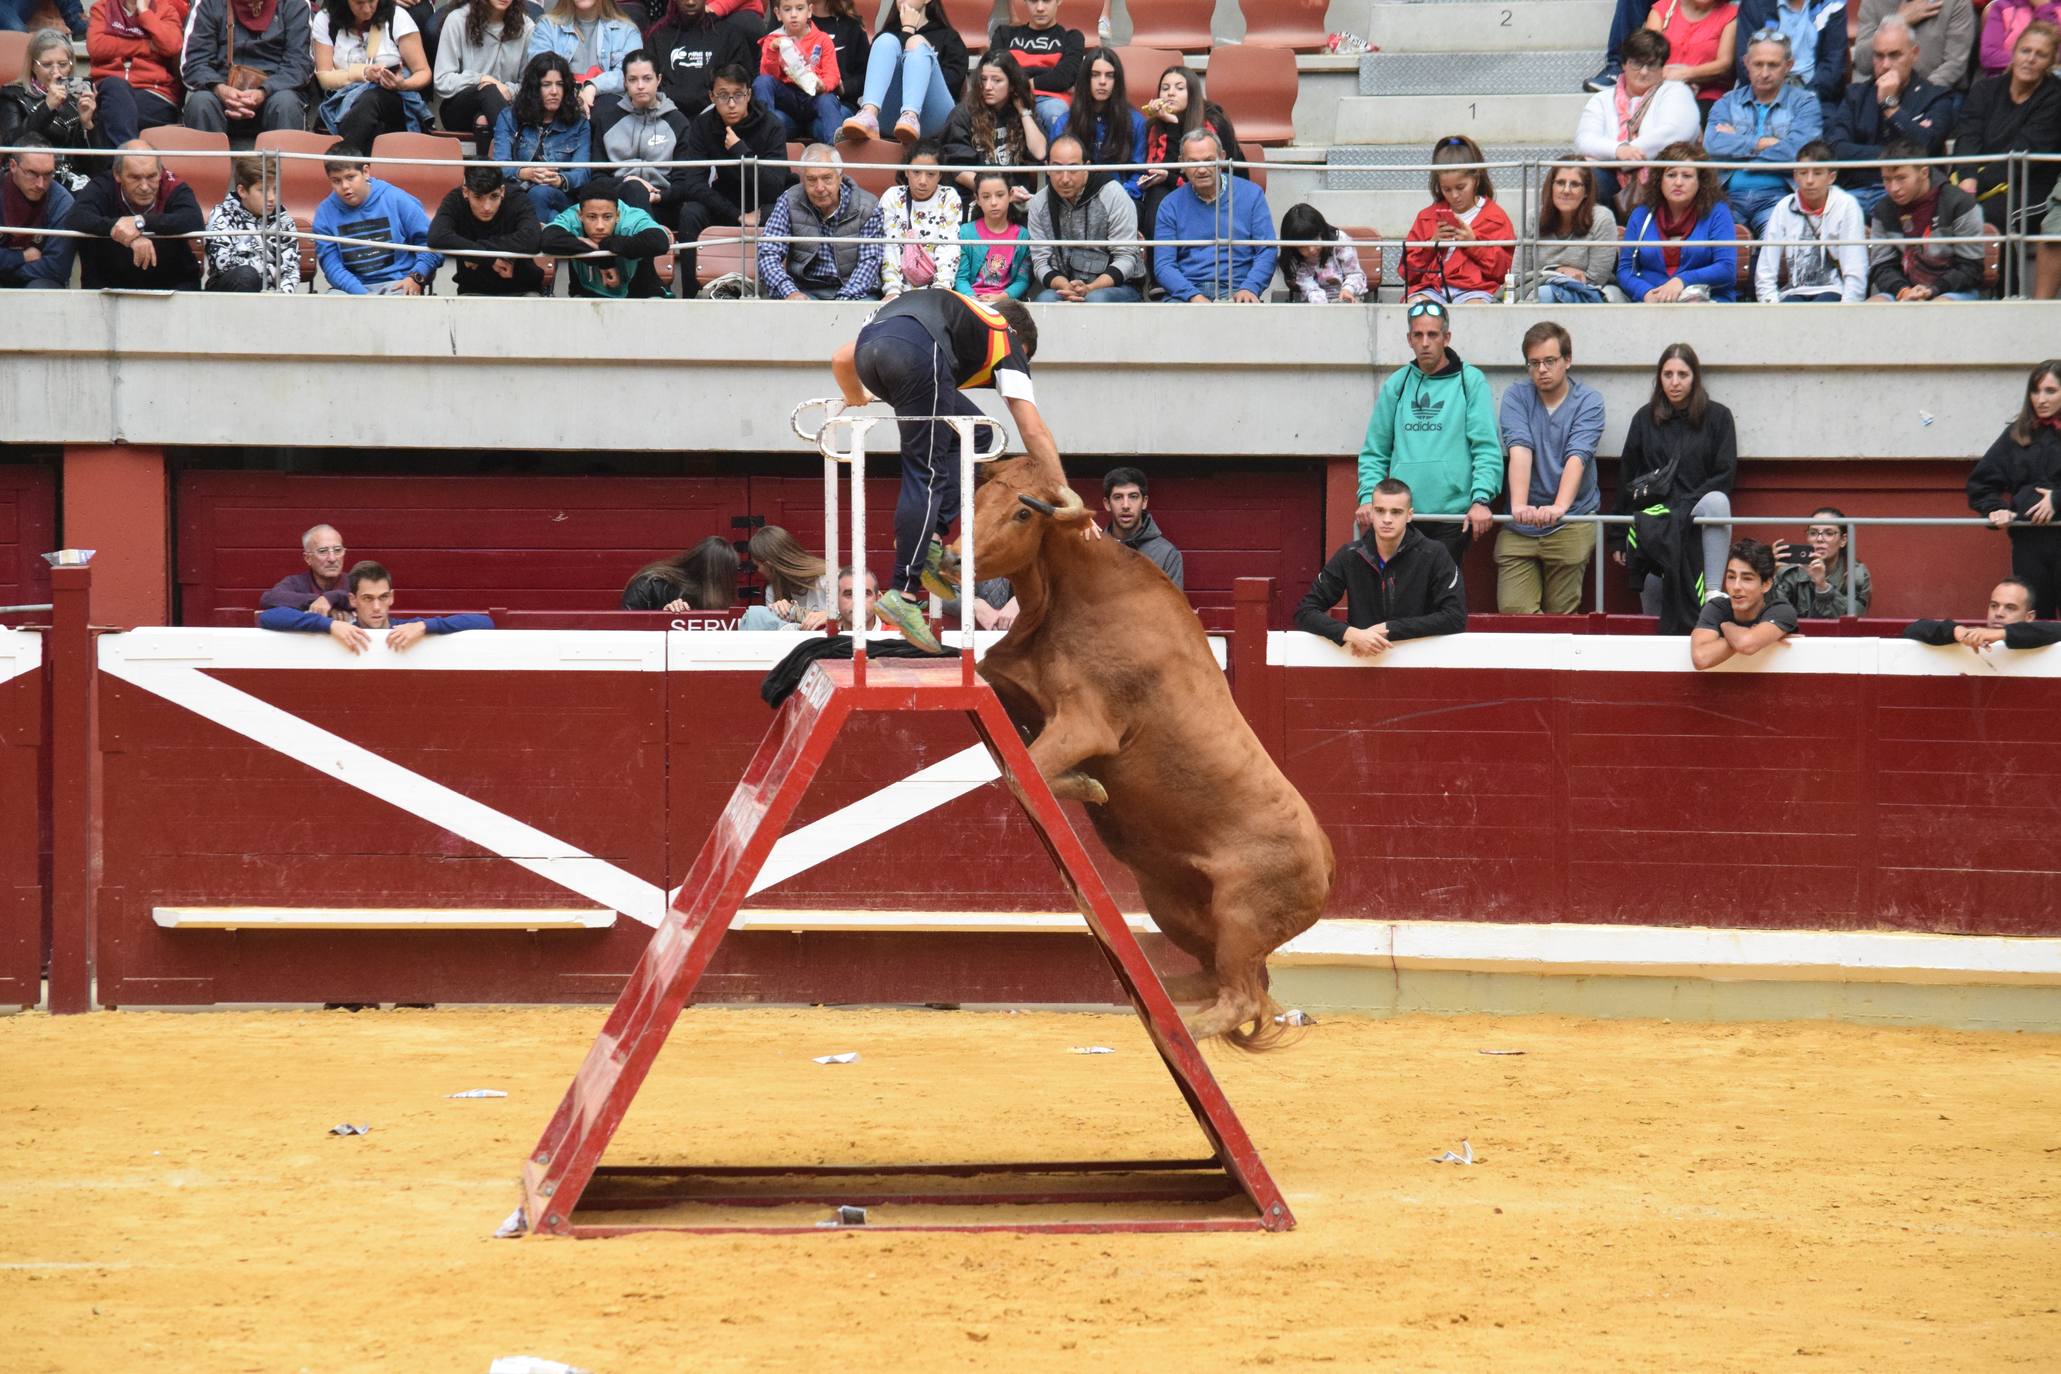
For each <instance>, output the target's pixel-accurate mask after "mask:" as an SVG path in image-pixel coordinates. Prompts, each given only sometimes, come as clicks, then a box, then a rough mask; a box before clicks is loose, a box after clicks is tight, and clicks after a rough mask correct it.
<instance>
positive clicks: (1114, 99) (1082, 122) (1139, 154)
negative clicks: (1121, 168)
mask: <svg viewBox="0 0 2061 1374" xmlns="http://www.w3.org/2000/svg"><path fill="white" fill-rule="evenodd" d="M2057 3H2061V0H2057ZM1046 132H1048V133H1049V134H1051V136H1052V137H1053V138H1058V137H1059V136H1060V135H1061V134H1072V135H1073V136H1074V137H1075V138H1076V139H1078V140H1079V141H1080V145H1081V148H1082V151H1083V153H1084V156H1083V157H1082V159H1081V160H1082V161H1083V162H1100V163H1116V162H1139V161H1142V160H1143V159H1144V157H1145V116H1144V115H1141V114H1139V113H1138V112H1137V111H1136V110H1134V109H1132V108H1131V97H1130V94H1129V92H1127V91H1126V90H1125V89H1124V67H1123V63H1121V62H1119V61H1117V59H1116V54H1115V53H1113V52H1111V51H1110V50H1109V49H1108V48H1096V49H1095V50H1094V51H1092V52H1090V53H1089V54H1088V55H1087V57H1086V58H1084V59H1083V60H1082V62H1081V76H1080V80H1079V81H1078V82H1076V83H1075V85H1074V88H1073V96H1072V98H1071V99H1070V101H1069V102H1068V104H1067V106H1066V108H1064V109H1062V110H1061V111H1060V112H1059V117H1058V118H1057V119H1054V120H1053V121H1052V122H1051V123H1050V124H1049V125H1048V126H1047V127H1046ZM1051 156H1052V155H1051V153H1050V152H1049V151H1048V152H1047V153H1046V155H1045V159H1046V161H1047V162H1049V161H1051ZM1107 175H1110V176H1114V177H1116V178H1118V179H1119V180H1120V181H1122V182H1123V183H1124V189H1125V190H1126V191H1129V190H1130V189H1131V184H1132V183H1133V182H1135V180H1136V179H1137V177H1138V176H1139V173H1136V172H1112V173H1108V174H1107ZM1132 198H1133V199H1136V196H1135V194H1134V195H1133V197H1132Z"/></svg>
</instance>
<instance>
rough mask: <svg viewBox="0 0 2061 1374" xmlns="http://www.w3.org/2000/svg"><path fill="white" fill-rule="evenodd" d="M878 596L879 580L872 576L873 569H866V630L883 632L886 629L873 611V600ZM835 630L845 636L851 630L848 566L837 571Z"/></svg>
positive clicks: (850, 578)
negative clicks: (840, 631)
mask: <svg viewBox="0 0 2061 1374" xmlns="http://www.w3.org/2000/svg"><path fill="white" fill-rule="evenodd" d="M879 595H880V579H879V578H878V577H876V576H874V574H873V569H871V568H868V569H866V610H865V616H866V628H867V629H868V630H885V629H887V628H888V627H887V626H886V625H884V624H882V623H881V619H880V613H879V612H878V611H876V610H874V609H873V602H874V598H876V597H878V596H879ZM837 628H838V629H840V630H842V631H844V632H845V633H846V634H850V633H851V629H852V570H851V568H850V567H849V566H846V567H842V568H839V569H838V570H837Z"/></svg>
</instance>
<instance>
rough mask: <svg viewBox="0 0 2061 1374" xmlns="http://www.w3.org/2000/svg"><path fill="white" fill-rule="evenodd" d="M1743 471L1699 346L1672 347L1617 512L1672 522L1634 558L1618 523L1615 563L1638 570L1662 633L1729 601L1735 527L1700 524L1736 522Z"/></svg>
mask: <svg viewBox="0 0 2061 1374" xmlns="http://www.w3.org/2000/svg"><path fill="white" fill-rule="evenodd" d="M1738 475H1739V443H1738V437H1737V431H1736V430H1735V429H1734V427H1733V425H1732V412H1731V411H1730V410H1729V409H1727V408H1726V407H1725V406H1724V405H1722V404H1720V403H1719V402H1717V401H1713V400H1711V399H1710V395H1709V393H1708V392H1706V391H1705V390H1704V389H1703V363H1702V361H1701V360H1700V359H1699V358H1697V356H1696V350H1695V349H1693V348H1691V347H1690V346H1689V345H1687V344H1685V343H1678V344H1669V345H1668V346H1667V347H1666V348H1665V349H1663V350H1662V351H1661V354H1660V364H1659V366H1658V367H1656V368H1655V369H1654V375H1653V398H1652V400H1650V401H1649V402H1648V403H1647V404H1645V405H1643V406H1640V407H1639V409H1638V410H1637V411H1636V412H1634V413H1633V415H1632V423H1631V427H1630V429H1628V430H1627V431H1626V432H1625V436H1624V445H1623V451H1622V455H1621V456H1620V457H1619V459H1618V464H1617V505H1616V508H1615V509H1614V511H1613V512H1612V513H1613V514H1616V515H1636V514H1639V513H1641V512H1647V511H1655V508H1658V510H1657V511H1656V512H1655V513H1656V514H1658V515H1660V516H1664V517H1665V519H1664V521H1662V522H1660V523H1659V525H1658V527H1657V528H1642V529H1641V530H1640V532H1639V533H1638V536H1637V538H1638V543H1637V546H1636V552H1635V553H1633V552H1630V550H1631V548H1632V545H1631V535H1630V533H1629V531H1630V529H1631V527H1630V526H1626V525H1612V526H1610V534H1609V538H1610V547H1611V550H1612V552H1611V555H1610V557H1611V559H1612V561H1614V562H1615V563H1616V564H1617V565H1618V566H1619V567H1622V568H1627V569H1628V570H1629V571H1630V573H1631V580H1632V589H1633V590H1634V591H1636V592H1638V594H1639V607H1640V609H1641V610H1642V611H1644V612H1645V613H1646V614H1647V615H1654V616H1660V617H1661V632H1662V633H1663V634H1667V633H1674V634H1679V633H1681V631H1682V630H1685V629H1687V628H1688V627H1689V624H1690V623H1691V622H1693V621H1694V619H1695V617H1696V614H1697V611H1698V609H1699V608H1700V607H1701V604H1702V603H1703V602H1704V601H1706V600H1708V599H1709V598H1711V597H1713V596H1720V595H1723V593H1722V592H1721V591H1720V590H1719V589H1720V588H1721V587H1722V586H1723V585H1724V576H1725V545H1726V542H1727V541H1728V540H1729V538H1730V537H1731V536H1730V534H1729V533H1728V527H1727V526H1724V525H1696V524H1694V523H1693V522H1694V521H1696V520H1723V519H1727V518H1729V517H1730V516H1731V514H1732V483H1733V482H1734V481H1735V480H1737V478H1738ZM1698 551H1700V552H1701V553H1702V558H1701V559H1698V558H1696V557H1695V554H1696V553H1697V552H1698ZM1769 577H1770V579H1772V577H1773V574H1772V573H1770V574H1769ZM1671 627H1672V628H1671Z"/></svg>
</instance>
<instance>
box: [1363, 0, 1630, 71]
mask: <svg viewBox="0 0 2061 1374" xmlns="http://www.w3.org/2000/svg"><path fill="white" fill-rule="evenodd" d="M1611 9H1612V5H1611V0H1376V3H1375V4H1374V5H1373V7H1372V13H1371V18H1370V20H1369V27H1368V30H1367V32H1366V36H1367V37H1368V38H1370V39H1372V40H1373V41H1374V42H1375V43H1378V44H1380V45H1381V51H1382V52H1383V53H1424V52H1550V51H1554V50H1557V49H1578V50H1587V49H1591V48H1599V47H1601V46H1602V43H1603V39H1604V37H1605V35H1607V34H1608V33H1609V32H1610V13H1611ZM1331 12H1332V14H1333V16H1334V17H1335V16H1336V15H1337V14H1338V13H1339V6H1337V5H1334V6H1333V7H1332V11H1331ZM1332 27H1333V28H1336V27H1338V26H1337V25H1336V24H1334V25H1333V26H1332ZM1354 31H1355V32H1359V30H1358V29H1357V28H1355V29H1354ZM1594 71H1595V68H1594V67H1591V68H1590V69H1589V70H1588V71H1586V72H1583V73H1582V75H1583V76H1585V77H1586V76H1588V75H1590V74H1591V73H1593V72H1594Z"/></svg>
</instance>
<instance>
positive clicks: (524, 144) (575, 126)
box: [494, 52, 591, 224]
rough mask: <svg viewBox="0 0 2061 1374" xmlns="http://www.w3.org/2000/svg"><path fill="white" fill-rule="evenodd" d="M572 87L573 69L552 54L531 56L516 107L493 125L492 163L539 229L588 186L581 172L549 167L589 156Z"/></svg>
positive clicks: (584, 123) (584, 120)
mask: <svg viewBox="0 0 2061 1374" xmlns="http://www.w3.org/2000/svg"><path fill="white" fill-rule="evenodd" d="M572 88H573V71H572V67H571V65H570V64H568V63H567V62H566V60H565V59H564V58H562V57H560V56H559V55H558V54H557V53H550V52H547V53H544V54H541V55H540V56H537V57H532V58H531V59H530V61H529V65H528V66H526V67H524V68H523V69H522V85H521V86H519V87H517V88H516V92H515V103H514V104H512V105H510V106H509V107H508V108H507V109H505V110H503V111H501V114H500V116H499V117H498V118H497V119H496V120H495V121H494V161H496V162H498V163H500V164H501V174H502V175H503V176H505V177H507V178H508V179H509V180H510V181H512V182H514V183H516V186H517V187H518V189H520V190H521V191H522V192H523V193H524V194H525V195H527V196H528V197H529V202H530V208H531V209H532V210H534V211H535V212H536V216H537V221H538V223H540V224H541V223H544V222H546V221H548V220H552V219H555V218H556V217H557V215H558V212H559V211H561V210H563V209H565V207H566V206H568V205H570V204H572V195H573V192H575V191H577V190H579V189H580V187H582V186H584V185H586V184H587V175H588V173H587V169H586V168H585V167H565V168H560V167H557V166H554V165H552V164H554V163H563V162H585V161H587V160H588V157H587V154H588V153H589V151H591V135H590V133H589V128H590V126H589V125H588V123H587V118H586V116H585V115H583V114H582V113H581V112H580V107H579V105H578V103H577V102H576V101H574V100H573V98H572Z"/></svg>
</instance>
